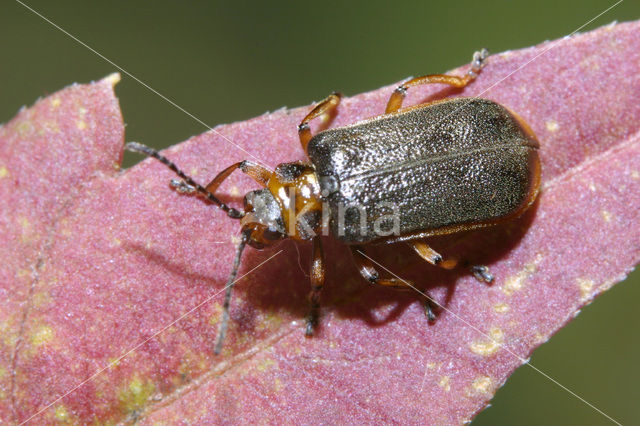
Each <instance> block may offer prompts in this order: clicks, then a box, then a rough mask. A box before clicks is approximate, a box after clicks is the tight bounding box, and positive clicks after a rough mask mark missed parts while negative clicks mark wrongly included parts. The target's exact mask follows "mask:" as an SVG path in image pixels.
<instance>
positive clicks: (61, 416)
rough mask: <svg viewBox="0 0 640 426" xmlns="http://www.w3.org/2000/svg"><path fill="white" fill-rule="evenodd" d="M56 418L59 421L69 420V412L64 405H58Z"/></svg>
mask: <svg viewBox="0 0 640 426" xmlns="http://www.w3.org/2000/svg"><path fill="white" fill-rule="evenodd" d="M55 416H56V420H58V421H59V422H65V423H66V422H67V421H68V420H69V412H68V411H67V408H66V407H65V406H64V405H58V406H57V407H56V411H55Z"/></svg>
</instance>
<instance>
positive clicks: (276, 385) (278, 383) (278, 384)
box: [273, 379, 284, 392]
mask: <svg viewBox="0 0 640 426" xmlns="http://www.w3.org/2000/svg"><path fill="white" fill-rule="evenodd" d="M282 388H284V385H283V384H282V381H281V380H280V379H276V380H275V381H274V383H273V389H274V390H275V391H276V392H280V391H281V390H282Z"/></svg>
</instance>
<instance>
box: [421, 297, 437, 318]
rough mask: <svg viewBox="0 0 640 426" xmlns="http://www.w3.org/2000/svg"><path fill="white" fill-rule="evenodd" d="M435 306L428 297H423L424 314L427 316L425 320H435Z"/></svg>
mask: <svg viewBox="0 0 640 426" xmlns="http://www.w3.org/2000/svg"><path fill="white" fill-rule="evenodd" d="M436 307H437V306H436V304H435V303H434V302H433V301H432V300H431V299H430V298H429V297H425V299H424V314H425V316H426V317H427V321H429V322H434V321H435V320H436V314H435V313H434V310H435V309H436Z"/></svg>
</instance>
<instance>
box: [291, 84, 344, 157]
mask: <svg viewBox="0 0 640 426" xmlns="http://www.w3.org/2000/svg"><path fill="white" fill-rule="evenodd" d="M340 98H342V94H340V93H338V92H334V93H332V94H330V95H329V96H327V97H326V98H325V99H324V100H323V101H322V102H320V103H319V104H318V105H316V106H315V107H314V108H313V109H312V110H311V112H310V113H309V114H307V116H306V117H305V118H303V119H302V121H301V122H300V124H299V125H298V136H299V137H300V144H301V145H302V149H304V152H305V153H306V152H307V145H308V144H309V141H310V140H311V137H312V135H311V128H310V127H309V122H310V121H311V120H313V119H314V118H317V117H320V116H321V115H323V114H326V113H328V112H331V111H333V110H334V109H336V108H337V107H338V105H339V104H340Z"/></svg>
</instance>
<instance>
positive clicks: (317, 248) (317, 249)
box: [305, 236, 325, 336]
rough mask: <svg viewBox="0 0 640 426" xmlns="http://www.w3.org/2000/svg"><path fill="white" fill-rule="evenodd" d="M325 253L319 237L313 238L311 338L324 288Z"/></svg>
mask: <svg viewBox="0 0 640 426" xmlns="http://www.w3.org/2000/svg"><path fill="white" fill-rule="evenodd" d="M324 271H325V266H324V253H323V250H322V242H321V241H320V237H319V236H315V237H314V238H313V251H312V253H311V273H310V275H311V292H310V293H309V304H310V309H309V316H308V317H307V328H306V330H305V334H306V335H307V336H311V335H312V334H313V330H314V329H315V327H316V325H318V316H319V311H320V292H321V291H322V288H323V287H324Z"/></svg>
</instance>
